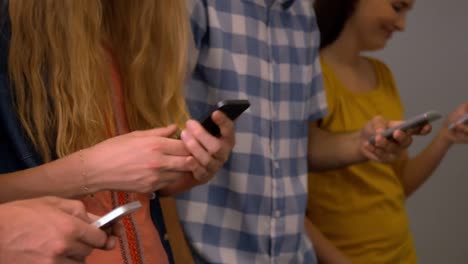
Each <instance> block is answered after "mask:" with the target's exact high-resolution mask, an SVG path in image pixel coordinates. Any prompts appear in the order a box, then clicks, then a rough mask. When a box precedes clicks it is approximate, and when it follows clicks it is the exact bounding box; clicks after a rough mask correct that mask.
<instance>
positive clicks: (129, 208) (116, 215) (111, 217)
mask: <svg viewBox="0 0 468 264" xmlns="http://www.w3.org/2000/svg"><path fill="white" fill-rule="evenodd" d="M139 208H141V203H140V202H139V201H135V202H131V203H128V204H124V205H122V206H119V207H117V208H115V209H114V210H112V211H110V212H109V213H107V214H106V215H104V216H103V217H101V218H99V219H98V220H96V221H95V222H93V223H92V225H94V226H96V227H98V228H100V229H107V228H108V227H111V226H112V225H113V224H114V223H115V222H117V221H119V220H120V219H122V218H123V217H125V216H127V215H129V214H131V213H133V212H135V211H136V210H138V209H139Z"/></svg>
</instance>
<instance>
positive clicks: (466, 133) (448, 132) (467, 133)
mask: <svg viewBox="0 0 468 264" xmlns="http://www.w3.org/2000/svg"><path fill="white" fill-rule="evenodd" d="M466 114H468V103H464V104H461V105H460V106H458V107H457V108H456V109H455V111H453V112H452V113H451V114H450V115H449V116H448V117H447V119H446V120H445V122H444V125H443V126H442V128H441V131H440V133H439V135H440V136H441V137H442V139H443V140H444V141H446V142H447V143H448V144H454V143H464V144H466V143H468V122H464V123H455V126H454V127H453V128H452V129H449V126H450V124H452V123H454V122H456V121H457V120H458V119H459V118H461V117H463V116H464V115H466Z"/></svg>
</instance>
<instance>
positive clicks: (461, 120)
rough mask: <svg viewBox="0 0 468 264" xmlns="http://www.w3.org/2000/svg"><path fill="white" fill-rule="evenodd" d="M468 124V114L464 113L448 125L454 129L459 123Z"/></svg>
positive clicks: (450, 128)
mask: <svg viewBox="0 0 468 264" xmlns="http://www.w3.org/2000/svg"><path fill="white" fill-rule="evenodd" d="M463 123H464V124H468V114H464V115H463V116H462V117H460V118H458V119H457V120H455V122H453V123H451V124H450V125H449V127H448V129H449V130H453V129H454V128H455V127H456V126H457V125H458V124H463Z"/></svg>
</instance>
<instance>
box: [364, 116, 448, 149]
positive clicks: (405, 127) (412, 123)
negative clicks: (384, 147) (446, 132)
mask: <svg viewBox="0 0 468 264" xmlns="http://www.w3.org/2000/svg"><path fill="white" fill-rule="evenodd" d="M441 117H442V115H441V114H439V113H438V112H436V111H428V112H426V113H423V114H420V115H418V116H415V117H413V118H410V119H408V120H407V121H405V122H403V123H401V124H400V125H398V126H394V127H392V128H389V129H387V130H385V131H384V132H383V133H382V136H384V137H386V138H387V139H388V140H394V138H393V132H395V131H396V130H401V131H403V132H408V131H410V130H411V129H421V128H422V127H423V126H425V125H426V124H428V123H431V122H433V121H435V120H437V119H440V118H441ZM369 142H370V143H371V144H375V136H372V137H371V138H370V139H369Z"/></svg>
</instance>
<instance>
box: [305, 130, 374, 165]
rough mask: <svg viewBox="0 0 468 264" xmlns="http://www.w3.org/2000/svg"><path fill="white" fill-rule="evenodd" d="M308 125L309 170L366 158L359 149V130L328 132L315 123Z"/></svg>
mask: <svg viewBox="0 0 468 264" xmlns="http://www.w3.org/2000/svg"><path fill="white" fill-rule="evenodd" d="M309 127H310V129H309V143H308V152H309V153H308V154H309V155H308V160H309V167H310V169H311V170H313V171H322V170H329V169H338V168H341V167H346V166H349V165H352V164H355V163H360V162H364V161H366V160H367V158H366V157H364V155H363V154H362V153H361V151H360V149H359V144H360V133H359V132H352V133H330V132H328V131H325V130H323V129H320V128H318V127H317V126H316V125H315V124H311V125H310V126H309Z"/></svg>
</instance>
